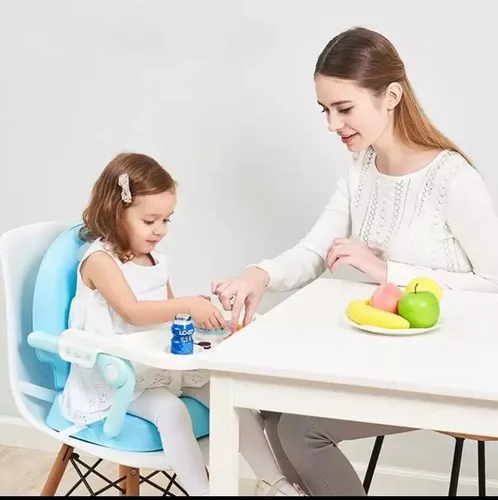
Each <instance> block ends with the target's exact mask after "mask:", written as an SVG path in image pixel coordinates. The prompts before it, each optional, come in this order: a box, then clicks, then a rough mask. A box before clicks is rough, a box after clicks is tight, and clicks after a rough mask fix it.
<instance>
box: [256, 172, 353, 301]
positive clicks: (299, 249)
mask: <svg viewBox="0 0 498 500" xmlns="http://www.w3.org/2000/svg"><path fill="white" fill-rule="evenodd" d="M349 200H350V197H349V189H348V184H347V180H346V179H345V178H341V179H340V180H339V182H338V183H337V187H336V190H335V192H334V194H333V195H332V198H331V199H330V201H329V203H328V204H327V206H326V207H325V209H324V211H323V213H322V214H321V216H320V218H319V219H318V221H317V222H316V223H315V225H314V226H313V228H312V229H311V231H310V232H309V233H308V234H307V235H306V236H305V237H304V238H303V239H302V240H301V241H300V242H299V243H298V244H297V245H296V246H294V247H293V248H291V249H290V250H287V251H285V252H283V253H281V254H280V255H278V256H277V257H274V258H273V259H268V260H264V261H262V262H260V263H258V264H255V265H254V266H251V267H258V268H260V269H263V270H264V271H266V273H267V274H268V275H269V276H270V282H269V284H268V290H271V291H275V292H284V291H288V290H292V289H296V288H300V287H303V286H304V285H307V284H308V283H310V282H311V281H313V280H314V279H316V278H318V277H319V276H320V275H321V274H322V273H323V272H324V271H325V269H326V257H327V250H328V247H329V245H330V243H331V241H332V240H333V239H334V238H341V237H347V236H348V235H349V234H350V232H351V214H350V208H349Z"/></svg>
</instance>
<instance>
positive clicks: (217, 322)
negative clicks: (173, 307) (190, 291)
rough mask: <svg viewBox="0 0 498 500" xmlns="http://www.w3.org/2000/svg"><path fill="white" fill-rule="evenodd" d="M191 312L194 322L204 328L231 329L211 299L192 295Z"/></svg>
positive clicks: (190, 301)
mask: <svg viewBox="0 0 498 500" xmlns="http://www.w3.org/2000/svg"><path fill="white" fill-rule="evenodd" d="M188 308H189V313H190V315H191V316H192V320H193V322H194V323H195V324H196V325H197V326H199V327H200V328H203V329H204V330H218V329H219V328H225V330H227V331H230V326H229V325H228V323H227V322H226V321H225V318H224V317H223V315H222V314H221V312H220V310H219V309H217V308H216V307H215V306H214V305H213V304H212V303H211V301H210V300H209V299H206V298H205V297H192V298H191V299H190V300H189V307H188Z"/></svg>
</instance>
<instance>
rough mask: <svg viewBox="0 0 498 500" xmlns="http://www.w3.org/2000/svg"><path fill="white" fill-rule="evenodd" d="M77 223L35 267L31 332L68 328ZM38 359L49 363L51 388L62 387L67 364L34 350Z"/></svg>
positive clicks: (77, 253) (73, 289)
mask: <svg viewBox="0 0 498 500" xmlns="http://www.w3.org/2000/svg"><path fill="white" fill-rule="evenodd" d="M80 228H81V224H78V225H76V226H73V227H71V228H69V229H67V230H66V231H64V232H63V233H61V234H60V235H59V236H58V237H57V239H56V240H55V241H54V242H53V243H52V245H50V247H49V249H48V250H47V252H46V253H45V256H44V257H43V260H42V262H41V264H40V268H39V270H38V275H37V278H36V283H35V291H34V295H33V331H43V332H46V333H49V334H51V335H60V334H61V333H62V332H63V331H64V330H65V329H67V327H68V319H69V308H70V306H71V301H72V299H73V297H74V295H75V293H76V278H77V270H78V265H79V262H80V258H81V255H80V253H81V252H80V250H81V247H82V245H84V244H85V242H84V241H82V240H81V239H80V237H79V230H80ZM36 353H37V356H38V359H39V360H40V361H42V362H45V363H49V364H50V365H51V366H52V369H53V373H54V389H55V390H58V391H60V390H62V389H64V385H65V384H66V380H67V377H68V375H69V366H70V365H69V363H68V362H67V361H64V360H63V359H62V358H60V357H59V356H58V355H57V354H53V353H50V352H46V351H42V350H39V349H37V350H36Z"/></svg>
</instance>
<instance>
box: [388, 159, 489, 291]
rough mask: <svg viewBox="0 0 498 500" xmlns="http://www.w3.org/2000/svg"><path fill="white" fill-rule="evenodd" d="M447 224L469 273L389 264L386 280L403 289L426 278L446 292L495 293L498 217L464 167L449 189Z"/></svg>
mask: <svg viewBox="0 0 498 500" xmlns="http://www.w3.org/2000/svg"><path fill="white" fill-rule="evenodd" d="M447 223H448V226H449V228H450V229H451V232H452V233H453V236H454V237H455V239H456V240H457V241H458V242H459V243H460V245H461V247H462V248H463V250H464V251H465V253H466V254H467V257H468V259H469V261H470V263H471V265H472V272H468V273H459V272H450V271H443V270H438V269H431V268H426V267H419V266H410V265H407V264H402V263H399V262H388V263H387V280H388V281H391V282H393V283H396V284H398V285H400V286H405V285H406V284H407V283H408V282H409V281H410V280H411V279H413V278H416V277H418V276H427V277H432V278H434V279H436V280H437V281H438V282H440V283H441V285H442V286H444V287H446V288H449V289H457V290H474V291H480V292H498V215H497V213H496V210H495V207H494V204H493V200H492V198H491V195H490V193H489V191H488V189H487V187H486V184H485V182H484V179H483V178H482V176H481V175H480V174H479V172H477V170H475V169H473V168H465V169H464V170H462V171H460V172H459V173H458V174H457V176H456V178H455V179H454V180H453V181H452V183H451V185H450V186H449V191H448V205H447Z"/></svg>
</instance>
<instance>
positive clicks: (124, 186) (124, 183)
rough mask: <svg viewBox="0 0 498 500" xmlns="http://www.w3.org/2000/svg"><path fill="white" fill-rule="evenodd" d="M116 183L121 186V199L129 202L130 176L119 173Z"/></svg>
mask: <svg viewBox="0 0 498 500" xmlns="http://www.w3.org/2000/svg"><path fill="white" fill-rule="evenodd" d="M118 184H119V185H120V186H121V199H122V200H123V201H124V202H125V203H131V201H132V200H131V191H130V177H129V176H128V174H121V175H120V176H119V178H118Z"/></svg>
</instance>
